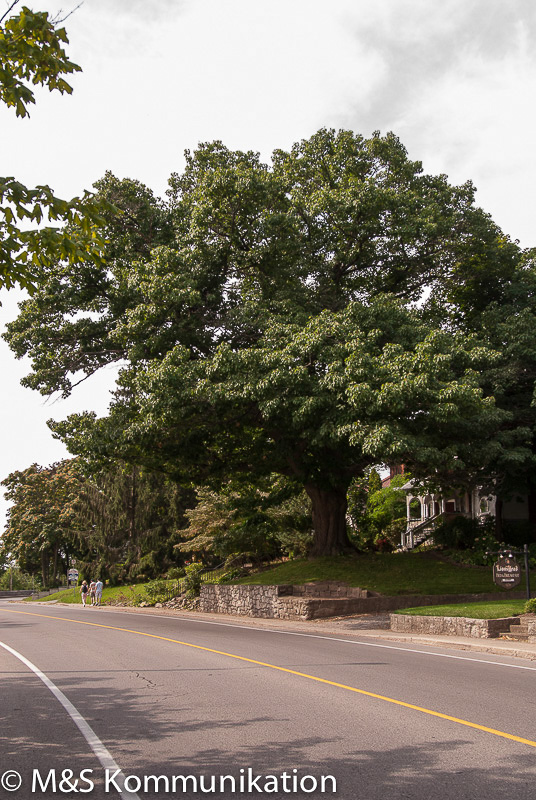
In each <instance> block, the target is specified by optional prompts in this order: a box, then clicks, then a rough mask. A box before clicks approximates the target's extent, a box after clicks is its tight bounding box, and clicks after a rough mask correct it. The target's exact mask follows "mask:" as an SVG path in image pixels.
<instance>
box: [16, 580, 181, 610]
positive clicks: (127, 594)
mask: <svg viewBox="0 0 536 800" xmlns="http://www.w3.org/2000/svg"><path fill="white" fill-rule="evenodd" d="M174 583H176V581H174ZM134 597H140V598H141V597H143V598H144V599H145V586H144V584H143V583H138V584H136V585H135V586H110V587H108V588H105V589H104V591H103V593H102V603H103V605H106V604H107V603H111V604H113V603H114V602H115V603H117V602H124V603H125V604H128V603H129V602H132V600H133V599H134ZM25 602H26V603H49V602H56V603H79V604H80V605H82V597H81V595H80V587H79V586H77V587H76V589H65V590H64V591H62V592H54V594H49V595H47V596H46V597H42V598H41V599H37V598H35V599H34V598H30V597H29V598H28V599H27V600H25ZM87 603H88V605H90V604H91V601H90V599H89V596H88V600H87Z"/></svg>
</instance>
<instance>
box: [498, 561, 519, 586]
mask: <svg viewBox="0 0 536 800" xmlns="http://www.w3.org/2000/svg"><path fill="white" fill-rule="evenodd" d="M493 580H494V581H495V583H496V584H497V586H502V588H503V589H513V588H514V586H517V585H518V584H519V583H520V582H521V567H520V565H519V564H518V563H517V561H516V560H515V558H514V556H507V555H506V556H499V558H498V559H497V561H496V562H495V564H494V565H493Z"/></svg>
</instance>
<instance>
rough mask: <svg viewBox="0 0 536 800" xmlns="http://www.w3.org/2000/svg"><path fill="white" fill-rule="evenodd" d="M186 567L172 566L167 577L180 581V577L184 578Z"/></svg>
mask: <svg viewBox="0 0 536 800" xmlns="http://www.w3.org/2000/svg"><path fill="white" fill-rule="evenodd" d="M185 574H186V573H185V572H184V567H171V569H168V571H167V577H168V579H169V580H170V581H178V580H179V579H180V578H184V575H185Z"/></svg>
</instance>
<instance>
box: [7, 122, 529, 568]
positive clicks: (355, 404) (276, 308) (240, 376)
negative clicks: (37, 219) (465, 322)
mask: <svg viewBox="0 0 536 800" xmlns="http://www.w3.org/2000/svg"><path fill="white" fill-rule="evenodd" d="M97 188H98V193H99V197H101V198H103V199H105V200H106V201H108V202H112V203H113V205H114V206H115V207H116V208H119V209H121V210H122V211H123V213H122V214H121V216H117V215H114V214H113V213H111V212H109V213H107V215H106V223H107V227H106V229H105V230H106V237H107V239H108V244H107V246H106V250H105V253H104V264H101V265H95V264H92V263H90V262H89V263H87V264H85V265H84V266H83V268H82V269H79V268H77V269H73V268H72V266H70V265H69V264H66V263H64V262H62V263H56V264H51V265H49V266H47V267H46V268H44V269H43V277H44V281H43V284H42V286H40V288H39V289H38V291H37V292H36V294H35V295H34V297H32V298H31V299H30V300H28V301H25V303H23V304H22V308H21V314H20V316H19V318H18V320H16V321H15V322H14V323H12V324H11V325H10V326H9V331H8V334H7V337H6V338H7V340H8V342H9V343H10V346H11V347H12V349H13V350H14V351H15V353H16V354H17V356H19V357H20V356H23V355H26V354H27V355H30V357H31V358H32V373H31V374H30V375H29V376H28V378H26V379H25V381H26V383H27V385H29V386H32V387H33V388H36V389H38V390H40V391H41V392H43V393H45V394H46V393H50V392H54V391H61V392H62V393H63V394H64V395H67V394H68V393H69V392H70V391H71V388H72V386H73V385H74V384H76V383H77V382H79V381H80V380H83V379H84V378H85V377H87V376H89V375H91V374H92V373H93V372H95V371H96V370H97V369H99V368H100V367H102V366H104V365H105V364H110V363H120V364H122V367H121V371H120V375H119V379H118V385H117V390H116V392H115V395H114V399H113V403H112V407H111V411H110V415H109V416H108V417H106V418H104V419H100V420H97V419H95V417H94V415H93V414H91V413H88V414H86V415H81V416H76V417H71V418H69V420H67V421H64V422H62V423H54V424H52V427H53V430H54V431H55V432H56V435H58V436H61V437H62V438H63V439H64V441H66V442H67V444H68V446H69V448H70V449H71V451H72V452H73V453H80V454H82V455H84V456H85V457H91V458H94V459H95V458H103V459H106V458H116V457H120V458H124V459H125V460H127V461H130V462H132V463H138V464H144V465H145V466H146V467H148V468H149V469H152V470H154V469H158V470H163V471H165V472H167V473H169V474H170V475H172V476H173V477H175V478H180V479H181V480H184V479H191V480H194V481H195V482H196V483H198V484H202V485H207V486H214V487H217V486H219V485H222V484H223V483H224V482H225V481H226V479H227V478H228V477H229V475H230V474H232V475H233V476H234V478H235V479H238V478H239V477H240V476H243V479H244V480H245V481H246V480H251V478H252V476H262V475H264V476H267V475H270V474H273V473H280V474H283V475H285V476H288V477H290V478H292V479H293V480H294V481H297V482H299V483H300V484H301V485H302V486H303V487H305V489H306V491H307V493H308V495H309V497H310V499H311V502H312V507H313V521H314V530H315V543H314V546H313V554H328V553H336V552H341V551H342V550H344V549H345V548H346V547H347V546H348V540H347V537H346V519H345V515H346V494H347V490H348V486H349V484H350V482H351V480H352V478H354V477H355V476H357V475H361V474H363V472H364V471H365V470H367V469H369V468H370V466H371V465H373V464H377V463H380V462H385V461H389V460H394V461H396V462H398V463H400V462H403V463H405V464H408V465H410V467H411V469H412V472H414V473H415V474H418V473H419V470H420V471H421V472H424V471H426V470H427V471H429V472H430V471H433V472H435V473H436V474H438V475H439V474H440V473H441V471H444V472H445V473H446V472H448V473H449V474H450V475H452V474H453V473H454V474H455V475H458V476H460V478H461V477H467V476H468V475H469V474H470V473H471V470H474V464H475V462H476V460H480V463H482V462H483V461H484V460H487V459H489V458H490V457H491V456H492V453H491V452H490V448H493V447H495V448H497V447H500V444H497V442H496V441H495V440H493V439H492V438H491V433H492V431H494V430H496V428H497V426H498V425H499V424H500V422H501V420H502V416H501V412H500V411H499V410H498V409H497V408H496V407H495V405H494V403H493V400H492V398H491V397H486V396H484V394H483V392H482V390H481V388H480V385H479V373H480V371H481V370H482V369H483V368H484V367H490V368H491V366H492V365H493V364H494V363H495V362H496V358H497V354H496V353H495V352H493V349H491V348H485V347H483V346H481V345H480V344H479V342H478V340H477V338H476V337H475V336H467V335H465V334H464V335H458V334H457V333H456V332H455V330H454V326H453V324H451V323H448V321H447V316H446V315H447V313H448V314H450V313H451V312H452V311H453V309H454V310H455V309H456V308H458V306H459V304H460V303H461V298H462V297H464V296H465V295H464V292H465V294H466V295H470V296H471V297H472V298H474V297H476V295H477V292H475V285H476V284H478V285H480V284H482V289H481V291H480V293H479V298H478V302H480V303H481V304H482V303H484V305H486V304H487V302H488V300H487V299H486V297H485V295H486V292H487V293H488V295H489V299H491V297H492V294H493V291H496V290H497V287H501V286H505V285H507V284H508V282H509V281H510V280H511V275H512V274H513V272H514V271H515V269H516V265H517V262H518V261H519V258H520V253H519V250H518V248H517V246H516V245H515V244H513V243H511V242H510V241H509V240H508V239H507V238H506V237H505V236H504V235H503V234H502V232H501V231H500V230H499V229H498V228H497V227H496V226H495V224H494V223H493V222H492V221H491V219H490V218H489V216H488V215H486V214H485V213H484V212H483V211H482V210H481V209H479V208H478V207H476V206H475V204H474V190H473V187H472V186H471V184H465V185H463V186H459V187H456V186H451V185H450V184H449V183H448V181H447V179H446V177H445V176H441V175H440V176H430V175H426V174H424V173H423V172H422V168H421V165H420V164H419V163H418V162H413V161H411V160H409V158H408V156H407V153H406V151H405V149H404V147H403V145H402V144H401V143H400V141H399V140H398V139H397V138H396V137H395V136H394V135H392V134H388V135H387V136H380V135H379V134H374V136H372V137H371V138H370V139H365V138H363V137H361V136H359V135H355V134H353V133H352V132H350V131H339V132H338V133H337V132H335V131H330V130H320V131H319V132H318V133H317V134H315V135H314V136H312V137H311V138H310V139H308V140H304V141H302V142H299V143H297V144H296V145H295V146H294V147H293V148H292V149H291V150H290V151H289V152H283V151H275V153H274V154H273V159H272V162H271V164H263V163H262V162H261V160H260V158H259V156H258V155H257V154H255V153H252V152H247V153H244V152H234V151H230V150H228V149H227V148H226V147H224V145H222V144H221V143H220V142H215V143H211V144H205V145H201V146H200V147H199V148H198V150H196V151H195V152H194V153H187V154H186V167H185V169H184V171H183V173H182V174H180V175H179V174H174V175H172V177H171V179H170V189H169V192H168V198H167V200H166V201H165V202H164V201H159V200H157V199H155V198H154V196H153V195H152V193H151V192H150V190H148V189H147V188H146V187H144V186H142V185H141V184H139V183H138V182H136V181H133V180H123V181H119V180H118V179H117V178H115V177H114V176H112V175H110V174H107V175H106V176H105V178H104V179H103V180H102V181H101V182H100V183H99V185H98V187H97ZM484 274H485V275H486V276H487V279H488V282H485V281H483V279H482V276H483V275H484ZM426 293H428V294H429V295H430V299H429V301H428V302H427V303H425V302H424V298H425V295H426ZM441 314H443V315H444V317H445V321H444V322H443V323H439V322H438V321H437V320H438V318H439V316H440V315H441ZM434 316H435V320H434ZM451 317H452V318H453V315H451Z"/></svg>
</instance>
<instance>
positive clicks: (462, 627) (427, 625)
mask: <svg viewBox="0 0 536 800" xmlns="http://www.w3.org/2000/svg"><path fill="white" fill-rule="evenodd" d="M389 616H390V622H391V630H392V631H398V632H399V633H424V634H436V635H441V636H471V637H473V638H476V639H493V638H497V637H498V636H500V635H501V633H507V632H508V631H509V630H510V625H515V624H516V623H518V622H519V617H503V618H502V619H471V618H469V617H414V616H411V615H409V614H390V615H389ZM535 638H536V637H535Z"/></svg>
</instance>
